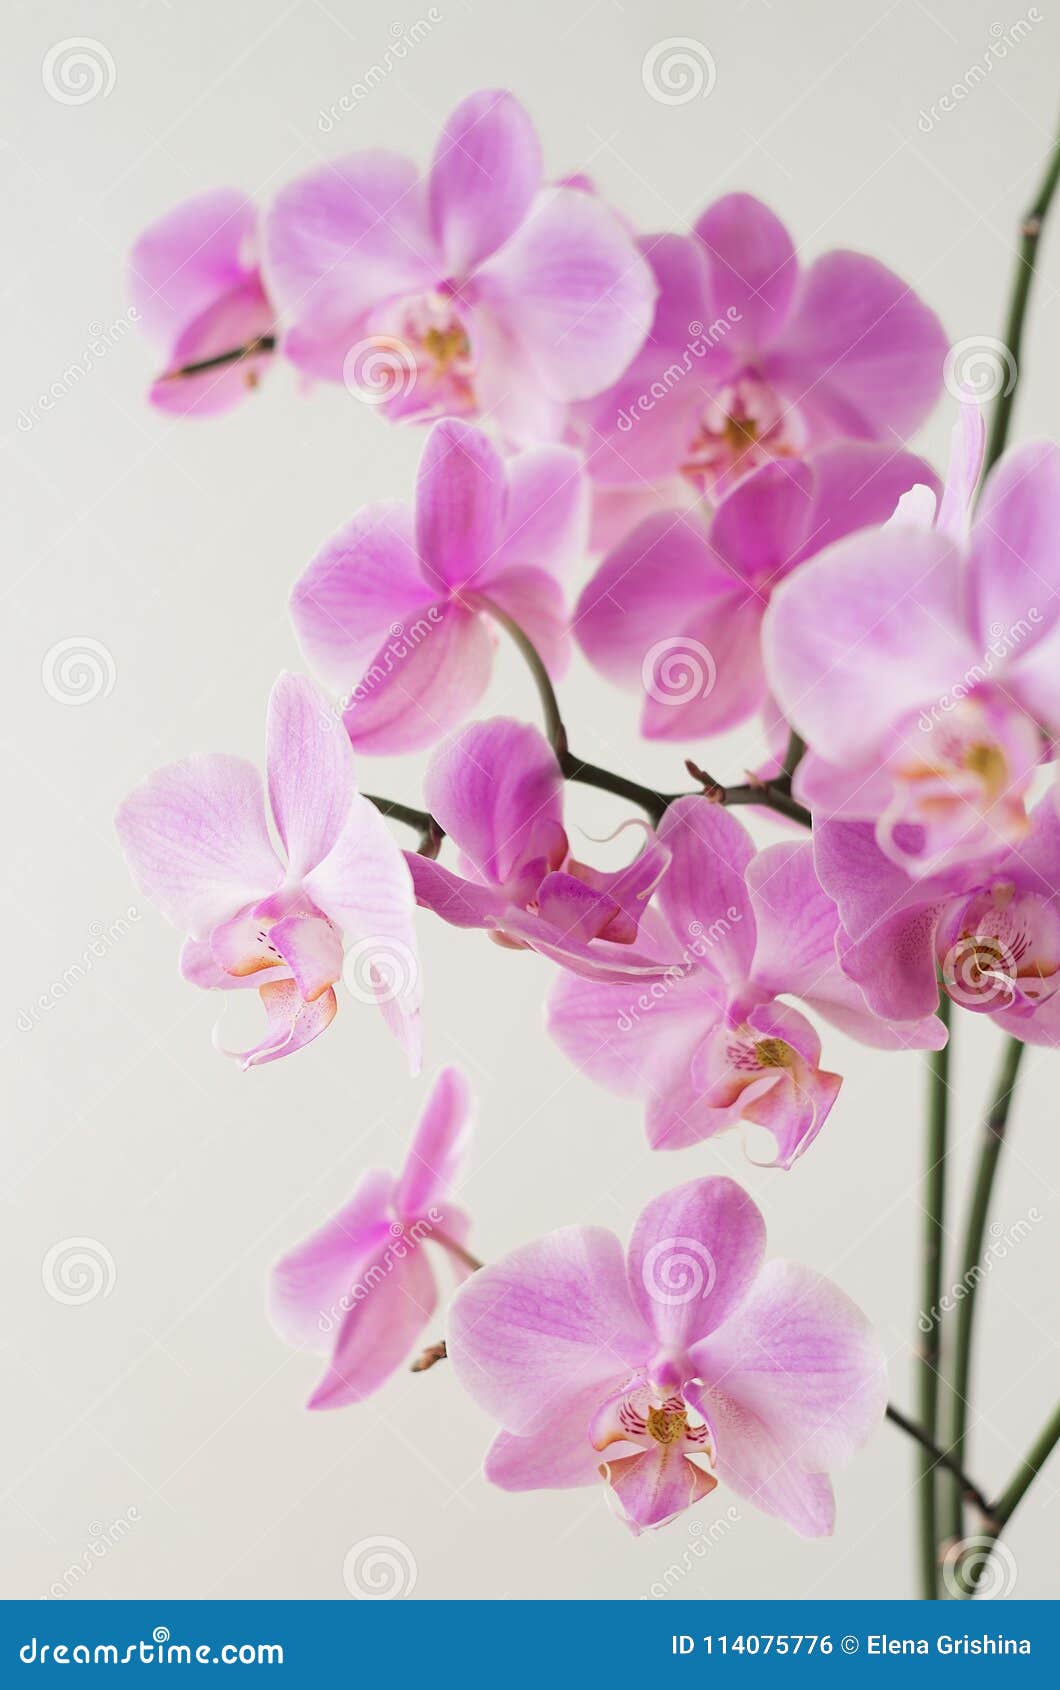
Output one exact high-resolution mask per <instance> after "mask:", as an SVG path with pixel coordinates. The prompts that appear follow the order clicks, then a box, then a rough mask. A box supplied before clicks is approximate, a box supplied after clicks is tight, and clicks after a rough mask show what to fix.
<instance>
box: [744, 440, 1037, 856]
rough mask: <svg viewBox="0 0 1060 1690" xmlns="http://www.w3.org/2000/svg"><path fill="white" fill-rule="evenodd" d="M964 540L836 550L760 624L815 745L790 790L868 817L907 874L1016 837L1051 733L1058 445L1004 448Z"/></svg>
mask: <svg viewBox="0 0 1060 1690" xmlns="http://www.w3.org/2000/svg"><path fill="white" fill-rule="evenodd" d="M958 503H959V501H958ZM947 530H948V531H947ZM956 532H957V530H955V529H954V528H953V527H951V526H950V525H949V524H948V523H947V524H945V525H942V526H937V527H936V528H935V529H933V530H930V531H928V530H924V529H922V528H920V527H918V526H916V525H914V524H911V523H908V522H904V521H898V522H896V523H893V524H890V525H888V526H887V527H886V528H884V529H883V530H881V531H880V532H878V533H875V534H860V535H852V536H850V537H849V538H848V539H845V540H840V541H839V542H838V543H837V544H836V545H834V546H831V547H829V549H828V550H827V551H825V552H822V553H821V555H820V556H819V557H817V558H814V559H813V560H812V561H811V562H810V563H808V564H807V565H806V567H805V568H804V569H801V570H799V571H798V573H797V574H796V575H794V576H792V577H791V579H790V580H788V581H786V582H784V583H783V585H782V586H781V587H780V589H779V590H778V592H777V593H776V594H775V595H774V598H773V601H772V604H771V605H770V608H769V611H768V612H767V614H766V618H765V624H764V634H763V639H764V650H765V657H766V669H767V673H768V675H769V679H770V683H771V685H772V688H773V691H774V692H775V694H776V697H777V700H778V702H779V705H780V708H781V709H782V710H783V711H784V713H785V715H786V716H787V717H788V719H789V720H790V721H791V722H793V723H794V725H795V726H796V728H797V729H798V730H799V732H800V733H801V734H802V736H803V738H804V739H805V740H806V741H807V744H808V746H809V751H808V752H807V755H806V756H805V757H804V758H803V760H802V762H801V764H800V766H799V770H798V774H797V776H796V781H795V788H796V793H797V796H798V797H800V798H801V799H802V800H803V802H804V803H806V804H808V805H809V806H810V808H811V809H812V810H813V811H814V813H815V815H818V816H820V817H827V818H833V819H839V820H844V821H851V822H853V821H866V822H872V824H873V826H874V830H875V837H876V841H877V843H878V844H879V847H880V850H881V851H882V852H883V853H884V854H885V855H886V856H887V857H889V858H890V859H891V861H892V862H894V863H897V864H900V865H901V866H902V867H903V868H904V869H905V870H907V871H908V872H909V873H910V874H912V875H930V874H932V873H934V872H935V871H936V870H941V869H945V868H946V867H947V866H948V865H952V864H954V863H959V862H962V861H968V860H974V859H975V858H989V857H991V856H996V855H997V854H998V853H999V852H1002V851H1004V850H1005V849H1006V847H1008V846H1015V845H1017V844H1018V842H1019V841H1020V840H1021V839H1022V838H1023V837H1024V836H1025V835H1026V832H1027V828H1028V825H1029V823H1028V818H1027V810H1026V804H1025V800H1026V797H1027V793H1028V789H1029V786H1030V783H1031V780H1032V778H1033V776H1034V774H1035V771H1036V770H1037V769H1038V767H1039V765H1040V764H1041V762H1042V761H1043V759H1044V758H1045V757H1046V756H1047V755H1048V754H1049V750H1050V748H1049V745H1048V744H1047V741H1046V739H1045V738H1044V737H1043V732H1042V729H1044V730H1045V733H1046V734H1049V735H1051V734H1053V733H1055V732H1057V731H1058V729H1060V539H1058V536H1060V449H1058V448H1057V447H1056V446H1054V445H1051V444H1032V445H1028V446H1018V447H1014V448H1013V449H1012V450H1011V451H1009V452H1008V453H1006V455H1005V457H1004V458H1003V459H1002V460H1001V462H1000V463H999V464H998V465H997V467H996V468H995V469H994V470H993V471H992V473H991V474H990V476H989V477H988V479H987V482H986V485H985V487H984V489H983V493H982V497H981V498H980V500H979V504H978V507H977V510H976V514H975V517H974V520H973V521H972V523H971V529H970V534H969V537H968V540H967V543H966V544H965V545H961V544H960V543H959V542H958V541H957V540H956V539H955V538H954V534H955V533H956Z"/></svg>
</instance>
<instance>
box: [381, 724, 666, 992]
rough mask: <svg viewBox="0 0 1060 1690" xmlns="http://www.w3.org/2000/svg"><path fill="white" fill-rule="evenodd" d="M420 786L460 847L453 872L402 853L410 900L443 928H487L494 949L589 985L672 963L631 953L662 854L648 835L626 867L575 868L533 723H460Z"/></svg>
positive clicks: (555, 770)
mask: <svg viewBox="0 0 1060 1690" xmlns="http://www.w3.org/2000/svg"><path fill="white" fill-rule="evenodd" d="M424 791H425V796H426V801H427V804H428V807H429V809H430V812H431V815H432V816H434V818H435V820H436V821H437V822H438V823H439V825H440V826H441V827H442V828H444V829H445V832H446V834H447V835H448V836H449V837H450V838H451V839H452V841H453V843H454V844H455V845H456V846H457V848H458V849H459V851H460V858H459V867H460V873H459V874H454V873H453V872H452V870H451V869H447V868H443V866H442V865H441V863H438V862H433V861H431V860H430V859H428V858H426V857H422V856H419V855H418V854H414V853H411V852H410V853H409V857H408V863H409V868H410V870H411V872H412V882H413V885H414V886H415V888H416V900H417V902H418V903H420V904H422V905H423V906H424V907H425V908H427V909H431V910H433V911H434V912H435V914H436V915H440V916H441V918H442V920H443V921H447V922H449V923H450V925H451V926H453V927H482V928H485V929H486V930H487V931H488V932H489V935H490V937H491V939H494V940H496V941H497V943H498V944H501V945H506V946H508V947H510V948H512V949H515V950H523V949H527V948H529V949H531V950H535V951H539V952H541V954H542V955H543V956H548V957H551V958H552V959H553V960H554V961H555V962H558V963H561V964H562V965H563V967H565V968H569V969H572V970H573V971H574V972H576V973H579V974H587V975H589V976H591V977H593V978H607V977H611V978H616V977H617V978H620V979H625V978H627V977H629V976H641V975H653V976H654V975H658V974H660V973H661V972H662V971H663V970H664V969H665V968H666V966H667V961H673V958H672V957H671V958H669V959H666V958H662V959H659V958H656V957H654V956H652V957H651V958H647V957H645V956H644V955H642V954H641V953H640V951H639V950H635V949H634V948H633V947H634V942H635V941H636V939H637V936H638V928H639V925H640V922H641V920H642V918H643V916H644V912H645V910H646V909H647V906H648V900H649V899H650V897H651V894H652V891H653V890H654V888H655V886H656V884H657V883H658V881H659V878H660V876H661V875H662V873H663V871H664V869H665V867H666V864H667V863H668V862H669V858H670V853H669V850H668V849H667V847H666V846H665V845H663V844H662V842H661V841H660V840H659V839H658V838H656V837H655V836H654V835H652V834H651V833H650V830H647V831H648V832H649V839H648V842H647V843H646V844H645V846H644V848H643V850H641V852H640V853H639V855H638V856H637V857H635V858H634V860H633V861H632V862H631V863H630V864H629V865H628V866H627V867H626V868H623V869H618V870H616V871H614V872H611V873H604V872H602V871H600V870H598V869H593V868H589V867H587V866H586V865H585V864H584V863H579V862H577V861H576V860H575V859H574V857H573V856H572V855H571V852H570V846H569V844H568V841H567V835H566V833H565V831H564V828H563V775H562V773H561V771H560V767H559V764H558V762H557V761H556V757H555V754H554V752H553V751H552V749H551V747H550V746H549V745H548V743H547V741H546V740H545V739H544V737H543V736H542V735H541V734H540V733H539V732H538V731H537V729H536V728H534V727H531V726H529V725H528V724H527V723H524V722H516V721H512V720H510V719H508V718H506V717H496V718H494V719H493V720H491V721H488V722H476V723H474V724H473V725H472V726H471V727H469V728H465V729H464V731H463V732H462V733H460V734H458V735H457V736H456V737H455V739H453V740H452V741H451V742H450V743H449V744H448V745H447V746H445V747H444V748H443V749H441V750H440V751H438V752H437V753H436V754H435V756H434V759H433V761H432V763H431V766H430V768H429V769H428V771H427V779H426V782H425V787H424ZM635 825H637V824H635Z"/></svg>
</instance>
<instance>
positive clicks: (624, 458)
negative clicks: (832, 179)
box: [574, 194, 947, 495]
mask: <svg viewBox="0 0 1060 1690" xmlns="http://www.w3.org/2000/svg"><path fill="white" fill-rule="evenodd" d="M642 244H643V246H644V249H645V251H646V254H647V256H648V259H649V262H650V264H651V266H652V269H653V270H654V272H655V278H656V282H657V284H658V289H659V296H658V301H657V303H656V307H655V317H654V321H653V323H652V328H651V332H650V334H649V336H648V339H647V341H646V342H645V344H644V347H643V348H642V350H641V351H640V353H639V355H638V356H637V357H636V358H635V359H634V361H633V363H632V364H631V365H630V367H629V369H628V370H627V371H626V373H625V374H624V375H623V376H622V378H621V379H620V380H619V381H618V382H616V384H615V385H614V386H613V387H612V388H610V389H609V390H608V391H607V392H606V393H603V394H601V395H600V396H599V397H598V398H596V399H594V400H593V401H592V402H591V403H590V404H587V405H582V406H579V407H577V409H576V412H575V415H574V429H575V432H576V434H577V436H578V438H579V439H580V440H581V441H582V442H583V444H584V447H585V450H586V453H587V456H588V460H589V465H590V469H591V472H592V474H593V476H594V478H595V479H597V480H598V481H599V482H600V483H601V484H603V485H606V486H619V487H623V486H634V487H636V486H638V485H639V486H641V487H643V485H644V483H645V482H648V483H651V484H653V485H656V486H660V487H663V488H668V489H669V490H670V491H671V492H672V493H674V494H679V492H680V487H681V483H682V481H683V482H685V483H686V484H689V483H690V484H691V486H692V488H693V489H694V490H695V491H697V492H704V491H705V492H707V493H708V494H711V495H713V494H715V493H716V492H717V491H720V490H721V489H724V488H725V487H726V486H729V485H731V484H732V482H733V481H734V480H735V479H736V478H737V477H739V476H740V475H743V474H746V473H747V471H749V470H751V469H754V468H757V467H758V465H760V464H762V463H764V462H767V461H768V460H770V459H772V458H790V457H801V456H804V455H805V453H806V452H808V451H812V450H814V449H815V448H817V447H819V446H824V445H827V444H829V443H831V442H833V441H836V440H871V441H877V442H879V443H881V444H884V445H889V446H892V447H893V446H894V444H895V443H897V442H899V441H901V440H904V439H907V438H908V436H909V435H911V434H912V433H913V431H914V430H915V429H916V428H917V427H918V426H919V425H920V423H922V422H923V421H924V419H925V417H926V416H927V414H928V412H929V411H930V410H931V408H932V406H933V405H934V403H935V401H936V399H937V398H938V396H939V394H940V392H941V389H942V369H943V362H944V359H945V356H946V350H947V344H946V337H945V335H944V333H943V330H942V325H941V324H940V323H939V321H938V318H937V317H936V316H935V314H934V312H932V311H930V310H929V309H928V307H927V306H926V305H924V304H923V303H922V302H921V301H920V300H919V299H918V298H917V296H916V294H915V293H913V292H912V290H911V289H910V288H909V287H907V285H906V284H905V283H904V282H903V281H901V280H900V278H899V277H897V276H896V275H894V274H893V272H892V271H890V270H887V269H885V268H884V266H883V265H882V264H879V263H878V262H877V261H876V259H874V258H868V257H866V256H865V255H864V254H862V253H856V252H829V253H826V254H825V255H824V257H822V258H819V259H817V260H816V262H815V263H814V264H812V265H811V266H810V268H809V269H808V270H807V271H805V272H804V271H802V270H801V269H800V266H799V262H798V258H797V257H796V253H795V247H794V245H793V243H792V239H791V236H790V235H789V234H788V232H787V230H786V229H785V228H784V226H783V224H782V223H781V222H780V221H779V219H778V218H777V217H776V216H774V214H773V212H772V211H770V210H769V209H768V207H767V206H764V205H763V204H762V203H761V201H759V200H756V199H754V198H752V196H751V195H750V194H728V195H726V196H725V198H723V199H720V200H717V201H715V203H714V204H713V205H712V206H710V207H709V209H708V210H707V211H705V212H704V213H703V215H702V217H701V218H700V219H699V221H698V223H697V224H696V225H695V229H694V232H693V234H692V235H691V236H687V237H686V236H682V235H664V236H662V237H661V238H654V239H652V240H651V242H650V243H649V242H644V243H642Z"/></svg>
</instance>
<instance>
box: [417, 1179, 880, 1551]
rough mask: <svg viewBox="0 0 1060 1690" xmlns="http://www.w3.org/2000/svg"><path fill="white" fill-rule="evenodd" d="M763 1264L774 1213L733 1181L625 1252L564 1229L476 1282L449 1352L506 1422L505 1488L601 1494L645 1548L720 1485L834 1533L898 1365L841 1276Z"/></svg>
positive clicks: (705, 1188)
mask: <svg viewBox="0 0 1060 1690" xmlns="http://www.w3.org/2000/svg"><path fill="white" fill-rule="evenodd" d="M764 1255H765V1222H764V1221H763V1219H762V1215H761V1213H760V1211H759V1210H758V1208H757V1207H756V1205H755V1204H754V1203H753V1202H752V1200H751V1198H750V1197H749V1196H748V1195H747V1193H746V1192H745V1191H743V1190H741V1188H740V1187H739V1186H738V1185H736V1184H735V1182H734V1181H732V1180H730V1179H723V1178H717V1177H715V1178H710V1179H700V1180H693V1181H692V1182H691V1183H690V1184H688V1185H682V1186H678V1187H677V1189H676V1190H674V1191H668V1192H666V1193H665V1194H664V1195H663V1196H661V1197H657V1198H655V1199H654V1201H653V1202H651V1203H649V1204H648V1206H647V1208H646V1209H645V1210H644V1211H643V1213H642V1214H641V1216H640V1218H639V1220H638V1221H637V1223H636V1225H635V1227H634V1229H633V1237H632V1239H631V1241H630V1245H629V1249H628V1250H627V1251H625V1252H624V1251H623V1249H622V1245H621V1244H620V1242H619V1240H618V1239H617V1238H616V1237H615V1235H614V1234H613V1233H611V1232H608V1231H606V1230H605V1229H604V1228H602V1227H589V1226H572V1227H564V1228H562V1229H561V1230H560V1231H558V1232H553V1233H550V1234H548V1235H547V1236H546V1237H544V1238H541V1239H539V1240H537V1241H536V1242H535V1243H532V1244H527V1245H524V1246H523V1247H522V1248H521V1249H518V1250H514V1251H513V1252H512V1254H511V1255H509V1256H506V1257H505V1258H504V1259H503V1260H502V1261H500V1262H496V1263H494V1264H492V1265H491V1266H489V1267H486V1268H484V1269H483V1270H482V1271H481V1272H480V1273H477V1274H475V1275H474V1277H473V1278H471V1279H469V1280H468V1281H467V1283H466V1284H464V1285H463V1286H462V1287H461V1288H460V1290H459V1291H458V1292H457V1294H456V1297H455V1298H454V1300H453V1304H452V1308H451V1310H450V1316H449V1331H448V1348H449V1355H450V1358H451V1360H452V1363H453V1367H454V1369H455V1371H456V1374H457V1377H458V1379H459V1380H460V1383H461V1384H462V1385H463V1387H464V1389H465V1390H466V1391H468V1393H469V1394H470V1395H471V1396H472V1397H473V1398H474V1399H475V1401H476V1402H477V1403H479V1404H480V1406H481V1407H482V1408H484V1409H485V1410H486V1412H487V1413H489V1414H491V1415H492V1416H493V1417H494V1418H495V1419H497V1420H499V1421H500V1423H501V1427H502V1430H501V1432H500V1434H499V1436H498V1437H497V1438H495V1440H494V1442H493V1444H492V1445H491V1447H490V1450H489V1453H488V1454H487V1456H486V1461H485V1474H486V1477H487V1479H489V1480H490V1481H491V1482H492V1483H493V1484H495V1485H499V1486H500V1487H501V1488H502V1489H503V1490H509V1491H526V1490H569V1489H572V1488H573V1487H575V1486H583V1485H594V1484H595V1485H598V1484H600V1483H601V1481H603V1483H604V1484H605V1485H606V1486H607V1488H608V1492H609V1495H610V1497H611V1499H612V1501H613V1503H614V1505H615V1507H616V1509H617V1512H618V1514H619V1516H620V1518H621V1519H622V1520H623V1521H624V1523H625V1524H626V1525H627V1526H628V1527H629V1529H630V1530H631V1531H632V1532H634V1533H635V1534H637V1533H640V1532H641V1531H644V1530H646V1529H650V1528H652V1527H656V1526H662V1525H665V1524H666V1523H667V1521H669V1520H672V1519H674V1518H675V1517H676V1516H677V1515H679V1514H681V1513H683V1511H684V1510H685V1509H686V1508H690V1507H691V1506H692V1505H693V1504H694V1503H697V1502H699V1501H701V1500H702V1499H703V1498H704V1497H706V1496H709V1495H710V1493H711V1492H712V1491H713V1490H714V1489H715V1488H716V1486H717V1485H718V1484H719V1483H720V1484H723V1485H726V1486H728V1487H729V1489H730V1490H733V1491H735V1493H736V1494H737V1496H739V1497H742V1498H745V1499H746V1500H747V1501H748V1502H750V1503H752V1504H753V1505H754V1506H755V1507H756V1508H760V1509H762V1510H763V1512H765V1513H767V1514H772V1515H775V1516H777V1517H778V1518H780V1519H782V1520H784V1521H785V1522H786V1523H787V1524H788V1525H789V1526H791V1527H792V1528H793V1530H794V1531H796V1532H798V1533H799V1535H800V1536H802V1537H822V1536H825V1535H827V1534H828V1533H830V1532H831V1531H832V1529H833V1524H834V1518H835V1501H834V1497H833V1492H832V1485H831V1480H830V1477H829V1474H830V1473H831V1472H832V1470H833V1469H835V1468H837V1467H840V1466H842V1465H843V1464H844V1463H846V1462H847V1461H848V1460H849V1459H850V1458H851V1457H852V1456H853V1455H854V1453H855V1452H856V1451H857V1450H858V1449H860V1448H861V1446H862V1445H863V1444H864V1443H865V1442H866V1440H867V1439H868V1438H869V1436H870V1435H871V1433H872V1432H873V1430H874V1428H875V1427H876V1426H877V1425H878V1424H879V1422H880V1420H881V1419H882V1417H883V1411H884V1406H885V1392H886V1375H885V1368H884V1357H883V1352H882V1350H881V1348H880V1345H879V1343H878V1341H877V1339H876V1338H875V1336H874V1335H873V1332H872V1329H871V1327H870V1326H869V1323H868V1321H867V1320H866V1318H865V1316H864V1315H863V1314H862V1313H861V1311H860V1310H859V1309H858V1308H856V1307H855V1305H854V1304H853V1303H852V1302H851V1301H850V1299H849V1298H848V1297H846V1296H845V1295H844V1293H843V1292H842V1291H840V1290H839V1289H838V1288H837V1287H836V1286H835V1285H833V1284H832V1283H831V1282H830V1281H829V1280H827V1279H824V1278H822V1277H821V1276H820V1275H819V1274H816V1273H813V1272H812V1271H811V1270H810V1269H809V1268H804V1267H800V1266H797V1265H796V1264H794V1263H791V1262H782V1261H773V1262H769V1263H764V1261H763V1258H764Z"/></svg>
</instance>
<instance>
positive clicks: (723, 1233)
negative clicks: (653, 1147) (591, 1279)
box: [629, 1176, 766, 1359]
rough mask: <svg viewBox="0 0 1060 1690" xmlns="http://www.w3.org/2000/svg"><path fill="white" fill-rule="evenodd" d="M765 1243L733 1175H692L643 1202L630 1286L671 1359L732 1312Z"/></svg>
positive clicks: (753, 1208)
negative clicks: (731, 1177)
mask: <svg viewBox="0 0 1060 1690" xmlns="http://www.w3.org/2000/svg"><path fill="white" fill-rule="evenodd" d="M765 1246H766V1226H765V1221H764V1220H763V1219H762V1214H761V1211H760V1210H759V1208H758V1207H757V1205H756V1204H755V1203H754V1202H753V1200H752V1199H751V1198H750V1197H749V1196H748V1195H747V1193H746V1191H744V1190H743V1189H742V1188H741V1187H740V1186H738V1185H737V1184H736V1182H735V1180H731V1179H725V1178H723V1177H721V1176H714V1177H712V1178H709V1179H699V1180H692V1181H690V1182H689V1184H687V1185H679V1186H677V1187H676V1188H675V1189H674V1190H673V1191H667V1192H664V1193H663V1195H662V1196H660V1197H656V1198H654V1199H653V1201H652V1202H650V1203H649V1204H648V1206H647V1208H646V1209H644V1210H643V1211H642V1213H641V1215H640V1217H639V1219H638V1221H637V1224H636V1226H635V1227H634V1229H633V1237H632V1238H631V1240H630V1245H629V1284H630V1290H631V1292H632V1295H633V1301H634V1302H635V1303H636V1305H637V1307H638V1309H639V1310H640V1312H641V1315H642V1317H643V1319H644V1320H645V1321H646V1322H647V1324H648V1325H649V1326H650V1327H651V1329H652V1331H653V1332H654V1333H655V1335H656V1337H657V1339H658V1341H659V1344H660V1346H661V1347H663V1348H664V1349H665V1351H666V1353H667V1354H668V1355H669V1356H671V1357H673V1358H675V1359H676V1358H678V1357H680V1356H683V1355H684V1354H685V1352H686V1351H687V1350H688V1349H689V1348H690V1347H691V1345H693V1344H694V1343H696V1341H697V1340H698V1339H700V1338H705V1337H706V1335H707V1334H708V1333H709V1332H713V1331H714V1330H715V1329H716V1328H717V1327H718V1326H720V1325H721V1324H722V1323H723V1322H724V1321H726V1320H728V1319H729V1317H730V1315H732V1314H733V1312H734V1310H736V1309H738V1307H739V1305H740V1303H741V1302H742V1300H743V1298H744V1297H746V1295H747V1293H748V1291H749V1289H750V1287H751V1286H752V1285H753V1283H754V1279H755V1275H756V1274H757V1273H758V1271H759V1268H760V1267H761V1265H762V1258H763V1256H764V1254H765Z"/></svg>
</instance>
